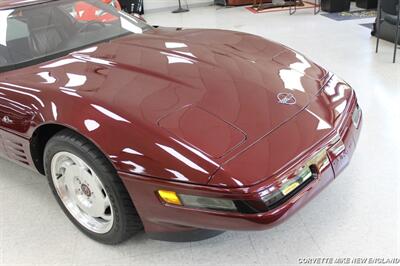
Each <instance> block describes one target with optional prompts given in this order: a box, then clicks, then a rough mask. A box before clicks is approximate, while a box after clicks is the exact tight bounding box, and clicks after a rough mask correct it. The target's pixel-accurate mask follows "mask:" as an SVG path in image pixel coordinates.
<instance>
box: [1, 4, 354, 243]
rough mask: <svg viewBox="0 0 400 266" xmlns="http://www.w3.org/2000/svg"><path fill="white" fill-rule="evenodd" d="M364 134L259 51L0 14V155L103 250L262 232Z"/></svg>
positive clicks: (327, 89) (332, 100) (248, 42)
mask: <svg viewBox="0 0 400 266" xmlns="http://www.w3.org/2000/svg"><path fill="white" fill-rule="evenodd" d="M81 2H84V3H86V4H87V5H92V6H94V7H95V8H96V9H98V10H101V13H102V14H103V15H105V14H107V17H112V18H113V19H107V20H104V21H100V20H81V19H79V16H78V14H77V13H76V12H75V11H74V7H75V6H76V5H77V4H79V3H81ZM360 126H361V109H360V108H359V106H358V103H357V99H356V96H355V93H354V91H353V89H352V88H351V87H350V86H349V85H348V84H347V83H346V82H344V81H343V80H341V79H340V78H338V77H337V76H335V75H334V74H332V73H330V72H329V71H327V70H325V69H324V68H322V67H320V66H318V65H317V64H315V63H313V62H311V61H310V60H308V59H307V58H305V57H304V56H303V55H301V54H299V53H297V52H295V51H293V50H291V49H289V48H287V47H284V46H282V45H280V44H277V43H274V42H271V41H268V40H266V39H263V38H261V37H258V36H254V35H250V34H245V33H240V32H233V31H223V30H196V29H181V28H161V27H152V26H149V25H147V24H146V23H145V22H143V21H141V20H140V19H137V18H135V17H131V16H129V15H127V14H125V13H123V12H119V11H117V10H116V9H114V8H112V7H110V6H108V5H106V4H104V3H102V1H98V0H81V1H77V0H59V1H49V0H30V1H27V0H3V1H0V153H1V154H2V155H3V156H5V157H7V158H9V159H11V160H13V161H15V162H17V163H19V164H21V165H24V166H27V167H29V168H32V169H35V170H37V171H38V172H39V173H41V174H46V175H47V177H48V181H49V183H50V186H51V188H52V190H53V192H54V195H55V197H56V198H57V201H58V203H59V204H60V206H61V208H62V209H63V210H64V212H65V213H66V215H67V216H68V217H69V219H71V221H72V222H73V223H74V224H75V225H76V226H77V227H78V228H79V229H80V230H81V231H83V232H84V233H85V234H87V235H88V236H90V237H92V238H93V239H95V240H97V241H100V242H103V243H108V244H115V243H118V242H121V241H123V240H125V239H127V238H128V237H130V236H131V235H132V234H134V233H135V232H138V231H140V230H142V227H144V229H145V231H146V232H147V233H149V234H152V236H153V237H155V238H165V237H166V238H169V239H173V237H174V236H176V238H177V240H184V239H185V237H190V239H196V238H197V239H202V238H205V237H209V236H212V235H214V234H216V233H217V232H219V231H223V230H260V229H265V228H268V227H270V226H272V225H274V224H276V223H278V222H280V221H282V220H283V219H284V218H286V217H287V216H289V215H290V214H291V213H293V212H294V211H295V210H296V209H298V208H299V207H300V206H302V205H304V204H305V203H306V202H307V201H308V200H309V199H310V198H311V197H313V196H314V195H315V194H316V193H317V192H318V191H320V190H321V189H322V188H323V187H325V186H326V185H327V184H328V183H329V182H330V181H332V180H333V179H334V178H335V177H336V176H338V174H339V173H340V172H341V171H342V170H343V168H344V167H345V166H346V165H347V164H348V162H349V160H350V158H351V156H352V154H353V151H354V149H355V146H356V143H357V140H358V136H359V132H360ZM10 178H12V177H10ZM171 233H172V234H171ZM184 233H185V234H184Z"/></svg>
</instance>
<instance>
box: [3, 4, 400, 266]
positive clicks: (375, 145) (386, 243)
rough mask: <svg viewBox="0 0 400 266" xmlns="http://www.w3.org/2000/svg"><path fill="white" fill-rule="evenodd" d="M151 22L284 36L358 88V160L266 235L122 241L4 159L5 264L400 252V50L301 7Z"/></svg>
mask: <svg viewBox="0 0 400 266" xmlns="http://www.w3.org/2000/svg"><path fill="white" fill-rule="evenodd" d="M146 18H147V19H148V21H149V22H150V23H151V24H158V25H165V26H184V27H203V28H221V29H232V30H239V31H245V32H250V33H254V34H258V35H261V36H264V37H267V38H270V39H273V40H275V41H278V42H282V43H284V44H285V45H287V46H290V47H292V48H294V49H296V50H298V51H300V52H303V53H304V54H306V55H307V56H309V57H310V58H311V59H314V60H315V61H316V62H318V63H320V64H321V65H323V66H326V67H327V68H328V69H330V70H331V71H333V72H335V73H337V74H338V75H339V76H341V77H343V78H344V79H346V80H347V81H348V82H349V83H351V84H352V85H353V87H354V88H356V90H357V93H358V96H359V101H360V104H361V106H362V107H363V109H364V115H365V116H364V128H363V132H362V135H361V138H360V142H359V146H358V149H357V151H356V153H355V155H354V158H353V161H352V163H351V165H350V166H349V167H348V168H347V169H346V170H345V172H343V173H342V175H341V176H340V177H339V178H338V179H337V180H336V181H335V182H334V183H332V184H331V185H330V186H329V187H328V188H326V189H325V190H324V191H323V192H322V193H321V194H320V195H318V196H317V197H316V198H315V199H314V200H313V201H311V202H310V203H309V204H308V205H307V206H305V207H304V208H303V209H301V210H300V211H299V212H297V213H296V214H295V215H294V216H293V217H291V218H290V219H289V220H287V221H286V222H285V223H283V224H281V225H280V226H278V227H276V228H274V229H271V230H268V231H262V232H226V233H224V234H222V235H220V236H218V237H215V238H213V239H209V240H205V241H201V242H193V243H168V242H161V241H155V240H151V239H148V238H147V237H146V235H145V234H144V233H142V234H139V235H137V236H136V237H134V238H133V239H131V240H130V241H128V242H126V243H124V244H122V245H119V246H104V245H100V244H97V243H96V242H94V241H92V240H90V239H88V238H86V237H85V236H83V235H82V234H81V233H80V232H78V230H77V229H75V228H74V226H73V225H72V224H71V223H70V222H69V221H68V220H67V218H65V217H64V215H63V213H62V212H61V211H60V209H59V208H58V206H57V204H56V202H55V201H54V199H53V198H52V195H51V193H50V190H49V188H48V186H47V184H46V180H45V178H44V177H42V176H39V175H37V174H35V173H32V172H30V171H28V170H25V169H23V168H20V167H18V166H15V165H14V164H12V163H10V162H8V161H4V160H1V159H0V169H1V171H0V265H17V264H25V265H31V264H36V265H44V264H48V265H53V264H60V265H91V264H96V265H128V264H131V265H148V264H174V265H183V264H211V265H216V264H220V265H223V264H228V265H230V264H239V265H244V264H260V265H261V264H262V265H265V264H267V263H268V264H269V263H276V264H294V263H297V262H298V259H299V258H304V257H321V256H324V257H394V256H397V257H400V138H399V132H400V122H399V121H400V120H399V117H400V55H399V63H397V64H396V65H393V64H392V63H391V58H392V45H391V44H389V43H387V42H382V45H381V52H380V53H379V54H378V55H376V54H375V53H374V38H371V37H370V33H369V30H368V29H367V28H365V27H362V26H359V25H358V24H361V23H368V22H371V21H372V20H371V19H363V20H351V21H343V22H336V21H333V20H330V19H328V18H325V17H322V16H319V15H318V16H314V15H312V10H301V11H299V12H298V13H297V14H296V15H293V16H289V15H288V14H287V13H286V12H284V13H280V12H278V13H269V14H251V13H250V12H249V11H247V10H245V9H244V8H229V9H218V10H216V8H215V7H205V8H197V9H193V10H191V11H190V12H189V13H185V14H176V15H175V14H174V15H173V14H171V13H168V12H165V13H153V14H149V15H147V16H146Z"/></svg>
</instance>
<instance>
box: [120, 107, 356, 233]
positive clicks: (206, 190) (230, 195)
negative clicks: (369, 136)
mask: <svg viewBox="0 0 400 266" xmlns="http://www.w3.org/2000/svg"><path fill="white" fill-rule="evenodd" d="M357 108H358V105H357V103H356V101H354V102H353V103H352V107H351V108H349V112H348V115H347V116H346V118H345V119H343V121H342V123H341V125H340V127H339V128H338V129H337V130H336V131H335V132H333V134H332V135H330V136H329V138H326V140H323V141H321V142H320V143H318V144H317V145H316V147H315V148H314V150H320V149H321V148H326V149H327V151H328V152H327V153H328V158H329V161H330V165H329V167H325V168H324V169H323V170H321V171H320V172H319V173H318V176H317V177H316V178H315V179H314V180H313V181H312V182H310V183H308V184H307V185H306V186H305V187H303V188H302V189H301V190H300V191H297V192H296V194H294V195H292V196H291V197H290V198H289V199H288V200H286V201H285V202H283V203H282V204H281V205H279V206H277V207H276V208H274V209H272V210H269V211H267V212H262V213H253V214H245V213H238V212H225V211H213V210H206V209H191V208H186V207H182V206H174V205H168V204H165V203H162V202H161V201H160V199H159V198H158V197H157V196H156V191H157V190H159V189H165V190H172V191H176V192H177V193H179V194H187V195H198V196H204V197H213V198H226V199H232V200H248V201H256V200H260V191H262V190H263V189H265V184H264V183H263V182H262V183H260V184H257V185H254V186H252V187H246V188H233V189H232V188H231V189H229V188H221V187H214V186H205V185H195V184H187V183H180V182H173V181H166V180H163V179H156V178H150V177H144V176H138V175H133V174H128V173H122V172H120V173H119V175H120V176H121V178H122V180H123V182H124V184H125V186H126V188H127V190H128V192H129V194H130V196H131V198H132V200H133V202H134V205H135V207H136V209H137V211H138V213H139V215H140V217H141V218H142V221H143V224H144V227H145V230H146V232H147V233H168V232H183V231H192V230H195V229H198V228H201V229H210V230H222V231H224V230H263V229H267V228H270V227H272V226H274V225H276V224H278V223H280V222H281V221H283V220H284V219H285V218H287V217H288V216H290V215H291V214H292V213H294V212H295V211H296V210H298V209H299V208H300V207H301V206H303V205H304V204H305V203H306V202H308V201H309V200H310V199H311V198H313V197H314V196H315V195H316V194H317V193H318V192H319V191H321V190H322V189H323V188H324V187H325V186H327V185H328V184H329V183H330V182H331V181H332V180H333V179H334V178H335V177H336V176H337V175H338V174H339V173H340V172H341V171H342V170H343V169H344V168H345V167H346V166H347V165H348V163H349V161H350V159H351V157H352V155H353V152H354V150H355V147H356V143H357V141H358V138H359V133H360V130H361V124H362V115H361V114H360V118H359V121H358V126H357V127H356V126H355V123H354V122H353V120H352V114H353V113H354V111H355V110H356V109H357ZM335 136H336V137H337V136H340V139H339V140H338V141H337V142H335V143H332V142H331V141H332V139H334V138H335ZM299 166H301V165H300V164H299Z"/></svg>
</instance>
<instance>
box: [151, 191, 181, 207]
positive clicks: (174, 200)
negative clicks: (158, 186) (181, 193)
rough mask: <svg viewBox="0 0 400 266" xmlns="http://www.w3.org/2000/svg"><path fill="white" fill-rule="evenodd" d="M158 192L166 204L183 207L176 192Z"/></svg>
mask: <svg viewBox="0 0 400 266" xmlns="http://www.w3.org/2000/svg"><path fill="white" fill-rule="evenodd" d="M157 192H158V195H159V196H160V198H161V199H162V200H163V201H164V202H165V203H169V204H174V205H182V203H181V200H180V199H179V197H178V195H176V192H174V191H169V190H158V191H157Z"/></svg>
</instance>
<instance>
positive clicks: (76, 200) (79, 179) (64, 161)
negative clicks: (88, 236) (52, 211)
mask: <svg viewBox="0 0 400 266" xmlns="http://www.w3.org/2000/svg"><path fill="white" fill-rule="evenodd" d="M51 177H52V180H53V183H54V187H55V189H56V191H57V194H58V196H59V197H60V199H61V201H62V202H63V204H64V205H65V207H66V209H67V210H68V211H69V212H70V213H71V215H72V216H73V217H74V218H75V219H76V220H77V221H78V222H79V223H80V224H81V225H82V226H84V227H85V228H87V229H88V230H90V231H92V232H95V233H98V234H105V233H107V232H109V231H110V230H111V228H112V226H113V222H114V214H113V209H112V206H111V201H110V198H109V197H108V195H107V192H106V190H105V188H104V186H103V184H102V183H101V181H100V179H99V178H98V176H97V175H96V173H95V172H94V171H93V170H92V169H91V168H90V167H89V166H88V165H87V164H86V163H85V162H84V161H83V160H82V159H80V158H79V157H78V156H76V155H74V154H72V153H69V152H58V153H56V154H55V155H54V156H53V158H52V159H51Z"/></svg>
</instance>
